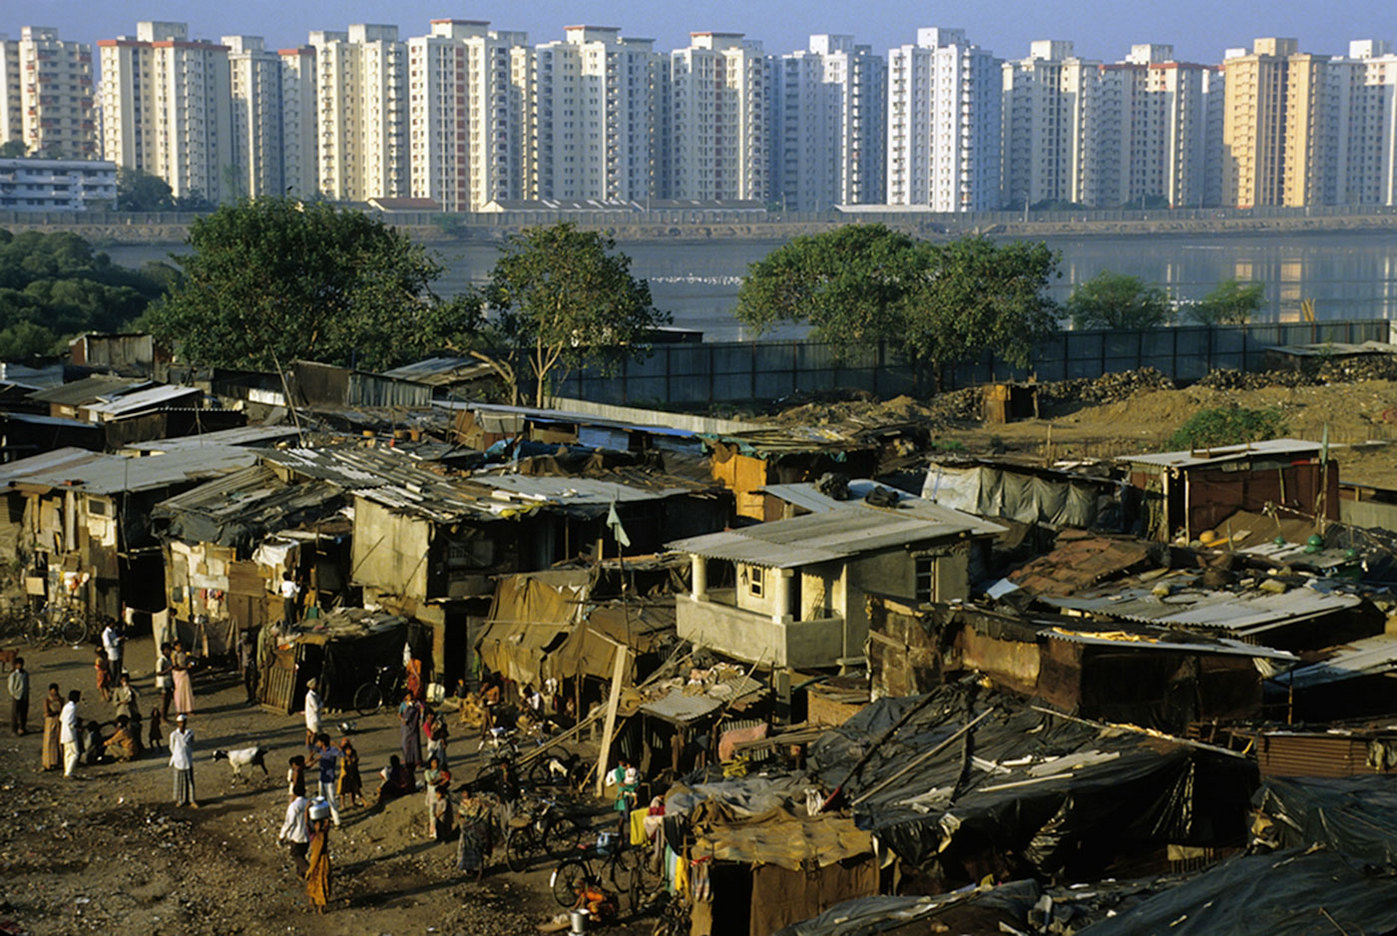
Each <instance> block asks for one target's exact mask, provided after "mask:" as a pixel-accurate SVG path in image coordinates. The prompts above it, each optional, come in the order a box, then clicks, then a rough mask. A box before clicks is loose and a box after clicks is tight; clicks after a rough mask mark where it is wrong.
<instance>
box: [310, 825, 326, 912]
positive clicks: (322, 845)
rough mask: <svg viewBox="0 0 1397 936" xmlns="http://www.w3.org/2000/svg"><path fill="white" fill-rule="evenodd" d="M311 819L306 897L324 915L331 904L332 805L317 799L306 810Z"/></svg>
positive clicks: (316, 910)
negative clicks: (327, 905)
mask: <svg viewBox="0 0 1397 936" xmlns="http://www.w3.org/2000/svg"><path fill="white" fill-rule="evenodd" d="M306 813H307V815H308V816H309V817H310V823H311V836H310V851H309V853H308V854H307V855H306V861H307V863H309V865H310V868H309V869H308V870H307V871H306V897H308V898H309V899H310V905H311V907H312V908H313V909H314V910H315V912H316V913H324V912H325V905H326V904H328V903H329V902H330V804H329V803H327V802H325V801H324V800H323V799H317V800H316V801H315V802H313V803H311V805H310V808H309V809H308V810H306Z"/></svg>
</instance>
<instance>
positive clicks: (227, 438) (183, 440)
mask: <svg viewBox="0 0 1397 936" xmlns="http://www.w3.org/2000/svg"><path fill="white" fill-rule="evenodd" d="M299 434H300V432H299V430H298V429H296V427H295V426H239V427H237V428H236V429H220V430H218V431H217V432H205V433H202V434H200V435H190V436H179V437H178V438H174V439H156V440H154V441H152V442H133V443H131V444H130V445H127V446H125V447H126V448H127V449H130V450H132V451H137V452H166V453H168V452H177V451H180V450H182V449H199V448H206V447H208V446H210V445H257V444H259V443H263V442H277V441H279V440H281V439H294V438H296V437H297V436H298V435H299Z"/></svg>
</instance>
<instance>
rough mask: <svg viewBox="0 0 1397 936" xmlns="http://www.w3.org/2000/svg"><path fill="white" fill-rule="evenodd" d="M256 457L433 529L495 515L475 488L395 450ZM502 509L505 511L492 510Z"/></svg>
mask: <svg viewBox="0 0 1397 936" xmlns="http://www.w3.org/2000/svg"><path fill="white" fill-rule="evenodd" d="M259 454H261V456H262V458H263V460H265V461H269V462H273V463H275V464H279V465H283V466H285V467H287V468H290V469H291V470H292V471H295V472H297V473H298V474H301V475H304V476H306V477H310V478H316V479H319V480H322V481H329V482H330V483H332V484H335V485H337V486H339V487H341V488H344V489H346V490H349V491H352V492H353V493H354V494H355V495H357V496H359V497H363V498H365V499H366V500H370V501H372V502H374V503H376V504H381V505H383V506H384V507H387V508H389V509H390V510H395V511H399V512H402V513H408V514H412V515H415V516H420V517H424V518H426V519H429V520H432V521H434V522H437V523H451V522H453V521H455V520H460V519H462V518H464V517H474V518H476V519H485V520H488V519H494V518H495V516H496V515H497V513H498V508H497V507H496V506H495V505H492V504H491V503H489V497H488V493H486V492H485V491H484V490H483V489H481V488H479V487H478V486H477V487H476V488H475V489H474V490H472V489H471V486H469V485H468V483H466V482H463V481H457V480H453V479H451V478H449V477H447V476H446V475H442V474H437V473H436V472H433V471H429V470H428V469H427V468H425V467H423V464H422V463H421V462H419V461H418V460H417V459H415V458H413V457H412V456H411V455H409V454H407V453H404V452H399V451H398V450H397V449H391V448H390V449H384V448H362V447H358V446H343V447H338V448H323V449H284V450H283V449H273V450H266V451H263V452H261V453H259ZM497 503H498V502H497ZM504 506H507V505H504V504H499V505H498V507H504ZM492 508H493V509H492Z"/></svg>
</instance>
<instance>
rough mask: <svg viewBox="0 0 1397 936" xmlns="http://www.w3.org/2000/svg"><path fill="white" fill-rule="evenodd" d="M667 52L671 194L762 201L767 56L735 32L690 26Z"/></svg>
mask: <svg viewBox="0 0 1397 936" xmlns="http://www.w3.org/2000/svg"><path fill="white" fill-rule="evenodd" d="M689 38H690V44H689V46H688V48H685V49H676V50H674V51H673V52H671V53H670V59H669V64H670V93H669V98H670V121H671V125H670V128H669V141H670V147H671V153H670V158H669V161H668V168H669V185H670V191H669V193H668V194H669V195H670V196H671V197H673V198H679V199H693V200H696V201H745V200H752V201H763V202H764V201H766V200H767V198H768V197H769V196H770V194H771V187H770V184H769V180H768V179H767V173H768V171H769V166H770V149H771V144H770V128H769V125H768V121H767V103H768V98H767V88H766V62H765V57H764V56H763V55H762V46H761V43H760V42H755V41H746V40H744V39H743V36H742V34H741V33H716V32H699V33H690V34H689Z"/></svg>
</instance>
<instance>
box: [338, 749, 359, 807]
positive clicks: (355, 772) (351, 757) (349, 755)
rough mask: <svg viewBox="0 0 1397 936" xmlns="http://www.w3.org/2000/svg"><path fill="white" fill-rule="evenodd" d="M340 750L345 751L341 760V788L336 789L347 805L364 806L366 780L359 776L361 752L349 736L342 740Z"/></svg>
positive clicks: (342, 801)
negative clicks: (356, 748) (355, 747)
mask: <svg viewBox="0 0 1397 936" xmlns="http://www.w3.org/2000/svg"><path fill="white" fill-rule="evenodd" d="M340 750H341V751H343V752H344V757H343V758H341V760H340V777H339V789H338V790H337V791H336V792H337V793H338V794H339V797H340V802H341V803H344V804H345V806H363V805H364V781H363V778H361V777H360V776H359V752H358V751H356V750H355V749H354V743H353V742H352V741H350V740H349V739H348V738H345V739H344V740H342V741H341V742H340Z"/></svg>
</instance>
